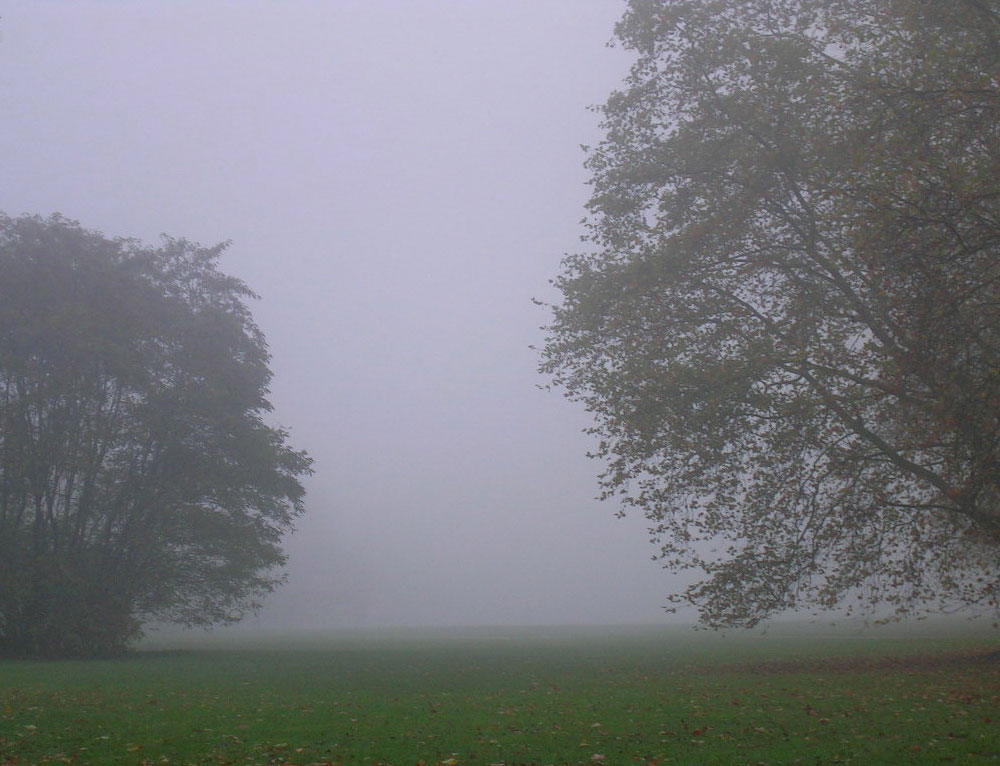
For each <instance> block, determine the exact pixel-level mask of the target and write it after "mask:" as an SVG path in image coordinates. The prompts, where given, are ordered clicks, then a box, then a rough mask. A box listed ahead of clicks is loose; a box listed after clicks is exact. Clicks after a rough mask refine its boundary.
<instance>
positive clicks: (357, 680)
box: [0, 628, 1000, 766]
mask: <svg viewBox="0 0 1000 766" xmlns="http://www.w3.org/2000/svg"><path fill="white" fill-rule="evenodd" d="M998 643H1000V641H998V638H997V635H996V631H989V630H983V629H978V632H974V633H969V632H962V633H955V632H954V631H953V630H950V629H949V630H944V629H933V628H922V629H919V630H916V629H909V630H907V631H901V630H899V629H897V630H896V631H895V632H887V631H875V630H873V631H866V632H863V633H859V632H857V631H854V630H850V629H840V628H838V629H831V628H826V629H822V630H817V629H810V630H805V629H801V630H799V629H792V628H785V629H782V630H774V631H772V632H771V634H769V635H767V636H763V637H762V636H761V635H760V634H752V635H734V634H731V635H728V636H720V635H717V634H709V633H694V632H692V631H690V630H681V629H676V628H673V629H667V628H647V629H635V628H632V629H622V628H618V629H612V628H609V629H598V628H588V629H561V630H560V629H538V630H527V629H510V628H508V629H499V628H498V629H485V628H480V629H469V630H459V629H455V630H448V631H437V632H431V631H402V630H397V631H394V632H381V633H368V634H365V633H356V634H337V635H334V636H332V637H330V636H300V637H296V638H294V639H286V640H283V641H282V642H280V643H279V642H277V641H276V640H275V639H273V638H272V639H261V640H259V641H251V640H249V639H241V640H234V639H228V640H226V641H223V640H219V639H215V640H212V637H211V636H209V637H208V640H205V639H186V640H185V641H177V640H175V641H172V642H170V641H162V640H161V641H160V642H159V643H157V642H152V643H149V644H147V649H146V650H144V651H140V652H137V653H135V654H134V655H133V656H130V657H128V658H126V659H122V660H105V661H91V662H83V661H80V662H77V661H66V662H27V661H3V662H0V763H2V764H43V763H48V764H58V763H77V764H105V763H107V764H238V765H240V766H243V765H244V764H246V765H249V764H285V765H289V764H300V765H301V766H305V765H306V764H393V765H394V766H416V765H418V764H424V765H425V766H436V765H440V764H445V766H451V764H468V765H470V766H475V765H478V764H481V765H483V766H489V765H490V764H504V766H512V764H598V763H603V764H647V765H655V764H665V763H673V764H686V763H691V764H699V765H701V764H760V763H765V764H794V763H802V764H826V763H855V764H865V765H867V764H890V763H935V764H938V763H942V762H954V763H973V762H979V761H983V760H985V761H989V760H1000V662H998V661H996V660H988V659H984V654H985V653H987V652H988V651H989V649H990V648H991V647H995V646H996V645H997V644H998ZM956 652H957V653H959V654H958V655H956V654H955V653H956ZM918 654H919V655H921V658H920V659H912V658H913V656H914V655H918ZM907 658H908V659H907Z"/></svg>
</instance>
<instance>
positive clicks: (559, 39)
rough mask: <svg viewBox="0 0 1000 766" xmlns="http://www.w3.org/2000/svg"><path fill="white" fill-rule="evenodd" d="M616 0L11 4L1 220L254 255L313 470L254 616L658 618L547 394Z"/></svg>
mask: <svg viewBox="0 0 1000 766" xmlns="http://www.w3.org/2000/svg"><path fill="white" fill-rule="evenodd" d="M622 10H623V7H622V4H621V3H619V2H617V1H616V0H522V1H516V0H504V1H503V2H496V1H495V0H450V1H448V0H394V1H393V0H330V1H329V2H284V3H279V2H252V1H251V2H246V1H244V0H241V2H204V1H203V0H199V1H198V2H193V1H192V2H151V1H150V0H145V2H142V3H127V2H113V1H111V0H105V1H103V2H97V1H94V2H73V3H69V2H45V1H44V0H42V1H39V0H31V2H0V104H2V118H0V173H2V175H0V179H2V182H0V210H3V211H5V212H7V213H8V214H10V215H15V216H16V215H20V214H22V213H37V214H40V215H42V216H48V215H49V214H50V213H52V212H55V211H59V212H61V213H63V214H65V215H67V216H68V217H70V218H73V219H76V220H79V221H80V222H81V224H82V225H84V226H85V227H87V228H92V229H97V230H99V231H101V232H103V233H104V234H106V235H109V236H132V237H138V238H141V239H143V240H145V241H147V242H150V243H156V242H157V241H158V237H159V234H160V233H161V232H166V233H168V234H171V235H174V236H178V237H181V236H182V237H186V238H188V239H191V240H194V241H197V242H200V243H202V244H205V245H211V244H214V243H216V242H219V241H223V240H232V246H231V248H230V250H229V251H228V253H227V254H226V256H225V257H224V260H223V262H222V268H223V270H225V271H226V272H228V273H231V274H234V275H236V276H238V277H240V278H241V279H243V280H244V281H246V282H247V283H248V284H249V285H250V287H251V288H253V289H254V290H256V291H257V292H258V293H259V294H260V295H261V298H262V300H261V301H259V302H257V303H255V304H254V305H253V306H252V310H253V312H254V316H255V317H256V319H257V321H258V323H259V324H260V326H261V327H262V329H263V330H264V332H265V333H266V335H267V338H268V341H269V343H270V346H271V350H272V353H273V360H272V369H273V371H274V373H275V378H274V382H273V385H272V401H273V403H274V405H275V413H274V420H275V421H276V422H278V423H280V424H282V425H284V426H285V427H287V428H288V429H289V430H290V431H291V439H290V441H291V444H292V445H293V446H294V447H296V448H299V449H306V450H307V451H308V452H309V453H310V454H311V455H312V457H313V458H314V459H315V469H316V474H315V475H314V476H313V477H311V478H310V479H309V480H308V481H307V488H308V497H307V507H308V513H307V515H306V516H304V517H303V518H302V519H301V520H300V522H299V524H298V532H297V533H296V534H295V535H293V536H291V537H290V538H288V539H287V540H286V550H287V551H288V553H289V554H290V561H289V566H288V569H287V572H288V575H289V582H288V584H287V585H286V586H285V587H284V588H283V589H282V590H280V591H279V592H277V593H276V594H274V595H272V596H271V597H270V599H269V600H268V602H267V605H266V607H265V609H264V611H263V612H262V613H261V615H259V616H258V617H255V618H252V619H250V620H248V623H249V624H250V625H251V626H258V627H279V628H291V627H309V628H317V627H327V626H331V627H334V626H337V627H359V626H362V627H363V626H380V625H475V624H480V625H482V624H499V623H506V624H575V623H592V624H598V623H655V622H664V621H666V620H667V619H668V618H669V616H668V615H664V613H663V611H662V609H661V606H662V604H663V603H664V595H665V594H666V593H667V592H668V591H669V590H671V588H672V587H673V586H675V585H676V582H673V581H672V580H671V577H670V575H669V574H668V573H666V572H664V571H663V570H661V569H660V568H659V567H658V566H657V564H656V563H654V562H653V561H651V560H650V557H651V556H652V554H653V553H654V552H655V548H654V546H652V545H650V543H649V541H648V535H647V534H646V526H647V525H646V523H645V521H644V520H643V519H641V518H634V517H629V518H627V519H624V520H617V519H615V518H614V517H613V513H614V511H615V510H616V509H617V507H616V506H615V505H613V504H601V503H598V502H596V501H595V500H594V499H593V497H594V495H595V494H596V493H597V486H596V478H595V477H596V474H597V473H598V472H599V471H600V469H601V465H600V464H599V463H597V462H596V461H592V460H588V459H587V458H586V457H585V453H586V451H587V450H588V449H589V448H591V447H592V446H593V443H592V440H591V439H590V438H589V437H587V436H585V435H583V434H582V433H581V429H583V428H584V427H585V426H586V425H587V423H588V418H587V416H586V414H585V413H584V412H583V411H582V410H581V408H579V407H578V406H574V405H571V404H569V403H567V402H565V401H564V400H563V398H562V396H561V394H560V393H558V392H545V391H541V390H539V389H538V388H537V386H538V385H539V384H541V383H544V379H543V378H541V377H540V376H539V375H538V374H537V372H536V367H537V362H538V360H537V355H536V353H535V352H533V351H532V350H531V349H530V348H529V346H530V345H531V344H532V343H538V342H540V340H541V337H542V333H541V332H540V331H539V326H540V325H543V324H545V323H546V322H547V321H548V316H547V312H546V311H544V310H543V309H540V308H538V307H536V306H534V305H533V304H532V302H531V298H532V297H536V298H539V299H542V300H546V299H553V298H554V297H555V296H554V294H553V292H552V290H551V288H550V287H549V286H548V284H547V280H548V279H550V278H552V277H554V276H555V275H556V274H557V273H558V271H559V261H560V259H561V257H562V255H563V254H564V253H566V252H572V251H575V250H577V249H579V248H580V247H582V246H581V245H580V243H579V241H578V238H579V235H580V234H581V233H582V227H581V226H580V224H579V220H580V218H581V216H582V215H583V212H584V210H583V205H584V203H585V201H586V199H587V197H588V187H587V186H586V185H585V182H586V179H587V173H586V172H585V170H584V169H583V167H582V162H583V159H584V155H583V152H581V150H580V144H588V143H595V142H596V141H597V140H599V136H600V134H599V131H598V128H597V121H598V118H597V115H595V114H593V113H591V112H589V111H588V110H587V108H586V107H587V106H589V105H592V104H597V103H601V102H603V101H604V100H605V99H606V97H607V95H608V94H609V92H610V91H611V90H612V89H613V88H615V87H616V86H617V84H618V83H619V82H620V81H621V79H622V77H623V75H624V73H625V71H626V69H627V66H628V63H629V58H628V57H627V56H626V54H625V53H624V52H622V51H621V50H620V49H609V48H607V47H606V45H605V44H606V42H607V41H608V40H609V39H610V38H611V35H612V29H613V26H614V23H615V21H616V20H617V18H618V16H619V15H620V12H621V11H622Z"/></svg>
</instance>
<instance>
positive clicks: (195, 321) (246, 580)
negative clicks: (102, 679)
mask: <svg viewBox="0 0 1000 766" xmlns="http://www.w3.org/2000/svg"><path fill="white" fill-rule="evenodd" d="M222 250H223V246H221V245H220V246H217V247H212V248H207V249H206V248H202V247H199V246H197V245H194V244H192V243H190V242H187V241H184V240H180V239H170V238H165V239H164V241H163V243H162V245H161V246H160V247H155V248H153V247H147V246H145V245H143V244H141V243H139V242H136V241H133V240H125V239H108V238H105V237H104V236H102V235H100V234H98V233H95V232H92V231H87V230H85V229H82V228H81V227H80V226H79V225H78V224H76V223H75V222H72V221H69V220H67V219H65V218H61V217H59V216H54V217H52V218H49V219H45V220H43V219H40V218H37V217H22V218H10V217H6V216H0V654H28V655H38V656H67V655H89V654H107V653H115V652H118V651H121V650H122V649H123V648H124V647H125V646H126V645H127V643H128V642H129V641H130V640H131V639H133V638H135V637H136V636H137V635H138V634H139V631H140V629H141V626H142V624H143V622H144V621H146V620H148V619H151V618H156V619H158V620H165V621H172V622H178V623H182V624H185V625H211V624H215V623H225V622H231V621H233V620H236V619H238V618H239V617H240V616H241V615H242V614H243V613H244V612H245V611H246V610H247V609H253V608H255V606H256V605H257V604H258V602H259V599H260V598H261V597H262V596H263V595H264V594H265V593H267V592H269V591H270V590H272V589H273V588H274V587H275V585H276V584H277V583H278V582H280V580H281V576H280V573H279V572H278V571H277V568H278V567H279V566H280V565H281V563H282V562H283V560H284V557H283V555H282V552H281V549H280V545H279V544H280V539H281V536H282V534H283V533H285V532H287V531H289V530H290V529H291V526H292V522H293V520H294V519H295V517H296V516H297V515H298V514H299V513H301V511H302V502H303V488H302V485H301V484H300V482H299V477H301V476H303V475H304V474H306V473H308V472H309V470H310V459H309V458H308V457H307V456H306V455H305V454H304V453H302V452H298V451H294V450H292V449H291V448H290V447H289V446H288V445H287V444H286V434H285V433H284V432H283V431H282V430H280V429H277V428H275V427H273V426H271V425H268V424H267V423H266V422H265V420H264V416H265V414H266V413H267V412H268V411H269V410H270V405H269V404H268V401H267V398H266V396H267V387H268V382H269V380H270V377H271V373H270V370H269V368H268V362H269V355H268V351H267V346H266V343H265V340H264V337H263V335H262V334H261V332H260V330H259V329H258V328H257V326H256V325H255V324H254V322H253V319H252V317H251V315H250V312H249V310H248V308H247V305H246V301H247V299H249V298H251V297H253V294H252V293H251V292H250V291H249V289H248V288H247V287H246V285H244V284H243V283H242V282H240V281H239V280H237V279H234V278H233V277H230V276H226V275H225V274H223V273H221V272H220V271H218V269H217V267H216V263H217V260H218V258H219V255H220V254H221V252H222Z"/></svg>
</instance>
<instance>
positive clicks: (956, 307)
mask: <svg viewBox="0 0 1000 766" xmlns="http://www.w3.org/2000/svg"><path fill="white" fill-rule="evenodd" d="M617 34H618V38H619V39H620V41H621V42H622V43H623V44H624V45H625V46H626V47H627V48H630V49H631V50H633V51H635V53H636V55H637V60H636V63H635V65H634V66H633V68H632V71H631V73H630V75H629V77H628V79H627V81H626V83H625V86H624V88H623V89H622V90H621V91H620V92H616V93H614V94H612V96H611V97H610V98H609V100H608V102H607V104H606V105H605V106H604V107H603V109H602V110H601V111H602V114H603V118H604V123H603V124H604V128H605V131H606V137H605V139H604V140H603V141H602V142H601V144H600V145H599V146H597V147H595V148H593V149H591V150H590V152H589V158H588V167H589V168H590V170H591V172H592V174H593V181H592V183H593V196H592V198H591V201H590V204H589V209H590V212H591V217H590V219H589V225H590V236H589V241H590V243H591V244H592V246H593V250H592V252H590V253H586V254H582V255H578V256H574V257H570V258H567V259H566V261H565V262H564V271H563V273H562V276H561V277H560V278H559V279H558V280H557V286H558V287H559V288H560V289H561V290H562V293H563V301H562V303H561V305H559V306H556V307H555V308H554V321H553V323H552V325H551V327H550V328H549V337H548V342H547V345H546V348H545V350H544V356H543V362H542V369H543V371H544V372H546V373H548V374H550V375H552V376H553V378H554V380H555V383H556V384H558V385H561V386H563V387H564V388H565V389H566V390H567V392H568V394H569V396H570V397H572V398H574V399H577V400H580V401H582V402H583V403H584V404H585V405H586V407H587V408H588V410H589V411H590V412H592V413H593V414H594V415H595V417H596V423H597V424H596V425H595V427H594V433H596V434H597V435H598V436H599V437H600V446H599V449H598V454H599V456H600V457H602V458H604V459H606V460H607V462H608V470H607V472H606V473H605V474H604V475H603V486H604V488H605V490H606V494H607V495H608V496H620V497H621V498H622V500H623V501H624V504H625V507H626V508H630V507H631V508H636V509H639V510H640V511H641V512H643V513H644V514H645V515H646V516H647V518H649V519H650V521H651V522H652V532H653V535H654V537H655V538H656V539H657V540H658V541H659V543H660V544H661V545H662V560H663V562H664V564H665V565H666V566H668V567H671V568H674V569H677V568H685V567H693V568H696V569H700V570H702V571H703V573H704V575H705V576H704V578H703V579H702V580H701V581H700V582H698V583H697V584H695V585H693V586H692V587H690V588H689V589H687V590H686V592H685V593H683V594H680V595H678V596H676V597H675V598H676V599H677V600H679V601H687V602H690V603H693V604H696V605H698V606H699V607H700V609H701V613H702V616H703V618H704V619H705V620H706V621H707V622H708V623H709V624H736V625H752V624H754V623H755V622H756V621H757V620H759V619H761V618H762V617H766V616H767V615H769V614H773V613H774V612H777V611H781V610H783V609H788V608H795V607H800V606H802V605H807V604H817V605H819V606H821V607H832V606H835V605H837V604H841V603H844V600H845V599H847V600H848V601H849V602H850V603H855V604H858V605H861V606H863V607H865V608H866V609H872V610H876V609H882V608H883V607H885V606H886V605H887V604H888V605H890V606H891V607H892V608H893V609H894V610H895V611H896V612H897V613H899V614H905V613H908V612H912V611H915V610H921V609H923V608H939V607H941V608H950V607H953V606H961V605H971V604H974V605H985V606H993V607H995V605H996V595H997V588H998V586H1000V583H998V576H1000V569H998V562H1000V558H998V553H1000V185H998V178H1000V80H998V72H1000V4H998V3H997V2H996V1H995V0H956V1H955V2H948V3H940V2H930V1H929V0H886V1H885V2H881V1H880V2H872V1H871V0H697V2H695V1H686V0H633V1H632V2H630V4H629V8H628V11H627V12H626V14H625V17H624V18H623V20H622V21H621V22H620V24H619V26H618V28H617Z"/></svg>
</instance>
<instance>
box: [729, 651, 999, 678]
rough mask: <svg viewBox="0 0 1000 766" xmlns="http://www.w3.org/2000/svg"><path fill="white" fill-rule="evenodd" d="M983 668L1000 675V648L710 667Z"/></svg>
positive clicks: (777, 669)
mask: <svg viewBox="0 0 1000 766" xmlns="http://www.w3.org/2000/svg"><path fill="white" fill-rule="evenodd" d="M972 668H978V669H981V670H982V671H984V672H987V673H991V674H992V673H996V674H997V675H1000V649H997V648H992V647H991V648H986V649H982V648H978V649H960V650H949V651H943V652H926V653H920V654H907V655H899V656H895V655H845V656H835V657H808V658H806V657H803V658H795V659H777V660H761V661H753V662H744V663H730V664H726V665H723V666H718V665H717V666H714V667H712V668H710V670H711V671H712V672H715V673H717V672H719V671H720V670H721V671H726V672H734V673H762V674H783V673H810V672H829V671H839V672H851V671H855V672H871V671H884V670H891V671H913V672H919V671H934V670H949V669H955V670H968V669H972Z"/></svg>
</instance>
